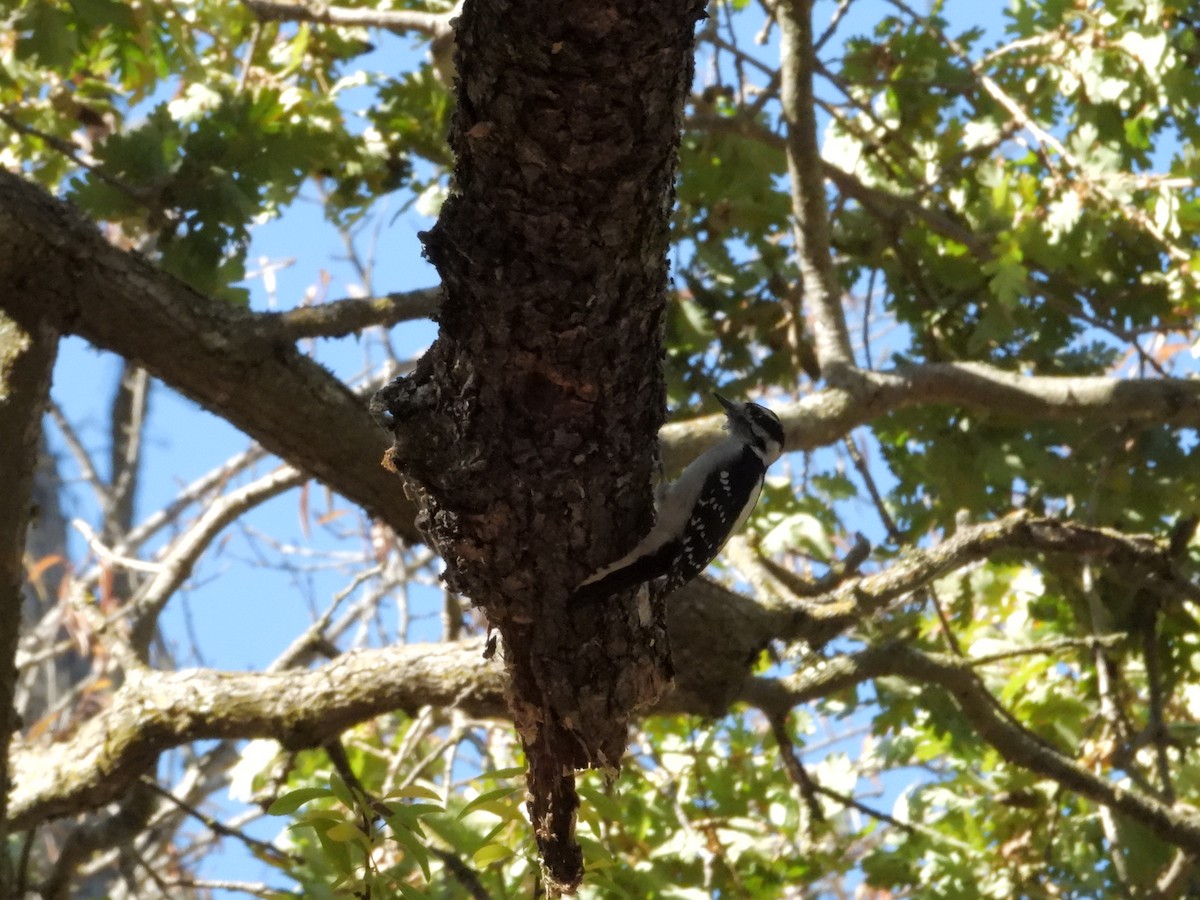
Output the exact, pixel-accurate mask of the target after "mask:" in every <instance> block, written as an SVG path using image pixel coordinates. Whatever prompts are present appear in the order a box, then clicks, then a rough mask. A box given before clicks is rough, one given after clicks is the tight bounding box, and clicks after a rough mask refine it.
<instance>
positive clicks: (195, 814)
mask: <svg viewBox="0 0 1200 900" xmlns="http://www.w3.org/2000/svg"><path fill="white" fill-rule="evenodd" d="M140 781H141V783H142V784H144V785H145V786H146V787H148V788H150V790H152V791H154V792H155V793H156V794H158V795H159V796H160V797H162V798H163V799H164V800H166V801H167V802H168V803H171V804H172V805H174V806H176V807H177V808H179V809H180V810H182V811H183V812H185V813H186V814H187V815H189V816H191V817H192V818H193V819H196V820H197V821H198V822H200V823H202V824H203V825H204V827H205V828H207V829H208V830H209V831H211V832H213V834H216V835H219V836H221V837H227V838H233V839H234V840H238V841H241V842H242V843H243V844H245V845H246V846H247V847H249V848H250V849H251V850H252V851H255V852H257V853H258V854H261V855H263V856H269V857H272V858H273V859H275V860H277V861H279V862H281V863H292V864H296V863H299V862H301V861H302V858H301V857H300V856H298V855H296V854H293V853H285V852H284V851H283V850H280V849H279V848H278V847H276V846H275V845H274V844H272V843H270V842H268V841H260V840H259V839H258V838H256V837H253V836H251V835H249V834H246V832H244V831H240V830H238V829H236V828H230V827H229V826H228V825H226V824H224V823H223V822H218V821H217V820H216V819H214V818H213V817H212V816H210V815H208V813H206V812H204V811H203V810H199V809H197V808H196V807H194V806H192V805H191V804H190V803H188V802H187V801H186V800H182V799H180V798H179V797H176V796H175V795H174V794H173V793H171V792H170V791H168V790H167V789H166V788H165V787H163V786H162V785H161V784H159V783H158V782H157V781H155V780H154V779H153V778H151V777H150V776H149V775H143V776H142V777H141V779H140Z"/></svg>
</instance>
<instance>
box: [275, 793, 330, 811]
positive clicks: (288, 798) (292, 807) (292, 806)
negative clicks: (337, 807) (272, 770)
mask: <svg viewBox="0 0 1200 900" xmlns="http://www.w3.org/2000/svg"><path fill="white" fill-rule="evenodd" d="M330 796H332V793H331V792H330V791H329V790H328V789H327V788H321V787H307V788H297V789H296V790H294V791H288V792H287V793H286V794H283V795H281V796H280V797H278V798H276V800H275V802H274V803H272V804H271V805H270V806H269V807H267V815H269V816H288V815H291V814H292V813H294V812H295V811H296V810H297V809H299V808H300V807H301V806H303V805H304V804H305V803H307V802H308V801H309V800H316V799H317V798H319V797H330Z"/></svg>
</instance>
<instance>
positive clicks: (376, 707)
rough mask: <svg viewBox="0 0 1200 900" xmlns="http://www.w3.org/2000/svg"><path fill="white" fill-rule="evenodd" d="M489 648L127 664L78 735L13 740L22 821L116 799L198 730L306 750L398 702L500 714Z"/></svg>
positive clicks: (18, 820)
mask: <svg viewBox="0 0 1200 900" xmlns="http://www.w3.org/2000/svg"><path fill="white" fill-rule="evenodd" d="M482 651H483V644H482V642H481V641H478V640H476V641H471V642H461V643H458V644H436V645H411V646H406V647H391V648H388V649H386V650H367V651H360V652H355V653H347V654H345V655H344V656H341V657H338V658H337V659H335V660H334V661H333V662H331V663H329V664H327V665H325V666H322V667H321V668H319V669H313V670H307V671H302V672H297V671H291V672H278V673H274V672H272V673H241V672H216V671H212V670H200V669H185V670H181V671H177V672H158V671H151V670H138V671H134V672H130V673H128V677H127V680H126V681H125V683H124V684H123V685H122V687H121V688H120V690H118V691H117V693H116V694H115V695H114V696H113V700H112V704H111V705H110V706H109V708H108V709H107V710H105V711H104V712H103V713H101V714H100V715H98V716H96V717H95V718H93V719H90V720H89V721H88V722H86V723H85V724H84V725H83V726H82V727H80V728H79V730H78V731H76V732H75V733H74V734H73V735H72V736H71V737H70V738H69V739H67V740H63V741H60V742H57V743H51V744H47V745H41V744H38V745H30V746H26V747H19V746H18V747H15V748H14V751H13V755H12V766H13V782H14V785H13V793H12V798H11V809H10V814H11V817H12V820H13V826H14V827H15V828H18V829H21V828H27V827H29V826H30V825H33V824H35V823H37V822H39V821H43V820H45V819H47V818H51V817H54V816H59V815H66V814H69V813H74V812H78V811H79V810H81V809H85V808H90V807H96V806H99V805H101V804H103V803H107V802H109V801H110V800H112V799H114V798H115V797H117V796H119V795H120V793H121V792H122V790H123V789H124V788H125V787H126V786H127V785H128V784H129V782H130V781H131V780H132V779H134V778H136V777H137V776H138V775H140V774H142V773H143V772H145V771H147V770H148V769H150V768H151V767H152V766H153V764H154V760H155V759H156V758H157V757H158V755H159V754H160V753H162V752H163V751H164V750H167V749H169V748H171V747H176V746H179V745H180V744H185V743H189V742H191V741H195V740H201V739H210V738H253V737H271V738H275V739H277V740H278V741H280V742H281V743H282V744H284V746H287V747H291V748H301V747H313V746H316V745H318V744H320V743H321V742H322V741H323V740H325V739H326V738H328V737H330V736H332V735H335V734H338V733H340V732H341V731H343V730H345V729H346V728H348V727H349V726H350V725H352V724H354V723H356V722H361V721H363V720H365V719H368V718H371V717H372V716H376V715H381V714H383V713H386V712H389V711H392V710H396V709H406V710H415V709H416V708H418V707H420V706H424V705H434V706H439V707H452V706H458V707H460V708H462V709H465V710H467V711H468V712H470V713H471V714H474V715H502V714H503V713H504V710H505V706H504V699H503V692H504V685H505V680H506V679H505V677H504V669H503V666H502V665H501V664H500V663H499V662H498V661H497V662H492V663H486V662H484V660H483V659H482Z"/></svg>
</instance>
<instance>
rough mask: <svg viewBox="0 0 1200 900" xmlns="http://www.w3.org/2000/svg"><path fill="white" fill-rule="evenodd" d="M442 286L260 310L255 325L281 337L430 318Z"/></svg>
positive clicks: (336, 334)
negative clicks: (311, 304)
mask: <svg viewBox="0 0 1200 900" xmlns="http://www.w3.org/2000/svg"><path fill="white" fill-rule="evenodd" d="M440 295H441V290H440V288H422V289H421V290H416V291H402V292H398V293H393V294H385V295H384V296H382V297H349V298H346V299H344V300H334V301H332V302H330V303H322V304H319V305H316V306H301V307H297V308H296V309H291V310H288V311H286V312H279V313H260V314H259V315H258V316H257V317H256V320H255V327H257V328H259V329H261V331H262V333H263V334H265V335H268V336H270V337H273V338H275V339H277V340H285V341H298V340H300V339H301V338H313V337H327V338H333V337H343V336H344V335H347V334H353V333H354V332H357V331H362V330H363V329H364V328H366V327H368V326H370V325H379V326H382V327H384V328H388V327H390V326H392V325H395V324H396V323H398V322H408V321H412V320H414V319H428V318H429V317H430V316H432V315H433V314H434V312H436V310H437V304H438V300H439V297H440Z"/></svg>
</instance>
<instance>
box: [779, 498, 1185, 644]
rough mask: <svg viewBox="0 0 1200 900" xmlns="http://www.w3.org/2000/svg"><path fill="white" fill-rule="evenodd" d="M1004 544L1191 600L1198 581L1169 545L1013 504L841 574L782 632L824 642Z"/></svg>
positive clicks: (1005, 547)
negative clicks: (872, 567) (1125, 569)
mask: <svg viewBox="0 0 1200 900" xmlns="http://www.w3.org/2000/svg"><path fill="white" fill-rule="evenodd" d="M1005 550H1022V551H1031V550H1032V551H1035V552H1046V553H1070V554H1072V555H1074V556H1078V557H1086V558H1089V559H1102V560H1104V561H1105V562H1107V563H1108V564H1109V565H1116V566H1121V565H1128V566H1133V567H1136V568H1137V569H1139V570H1140V571H1141V572H1142V573H1143V574H1144V575H1145V577H1146V578H1147V580H1148V581H1149V582H1151V583H1152V584H1153V585H1157V586H1158V588H1159V589H1160V590H1166V591H1170V592H1172V593H1175V594H1177V595H1181V596H1184V597H1188V598H1189V599H1192V600H1197V599H1200V587H1197V586H1196V585H1194V584H1193V583H1192V582H1191V581H1190V580H1189V579H1187V578H1186V577H1184V576H1183V575H1182V574H1181V573H1180V572H1179V571H1178V570H1177V569H1176V566H1175V563H1174V560H1173V559H1172V558H1171V554H1170V551H1169V549H1168V548H1167V547H1166V546H1165V545H1160V544H1159V543H1158V542H1157V541H1156V540H1155V539H1154V538H1152V537H1149V536H1146V535H1127V534H1123V533H1121V532H1119V531H1114V530H1112V529H1108V528H1097V527H1093V526H1089V525H1081V524H1078V523H1075V522H1063V521H1059V520H1057V519H1047V518H1039V517H1036V516H1034V515H1033V514H1032V513H1030V512H1028V511H1024V510H1021V511H1018V512H1015V513H1012V514H1011V515H1008V516H1005V517H1004V518H1003V519H1000V520H999V521H996V522H988V523H985V524H983V525H976V526H973V527H970V528H964V529H962V530H960V531H959V532H957V533H956V534H954V535H953V536H951V537H949V538H947V539H946V540H945V541H943V542H942V543H941V544H939V545H937V546H936V547H934V548H932V549H931V550H916V551H914V552H912V553H911V554H909V555H908V556H907V557H905V558H904V559H903V560H901V561H900V562H898V563H896V564H895V565H893V566H891V567H889V568H888V569H886V570H884V571H883V572H879V573H877V574H874V575H866V576H863V577H860V578H855V579H853V580H850V581H847V582H845V583H843V584H842V585H840V586H839V587H838V588H837V589H836V590H834V591H832V592H830V593H828V594H826V595H824V596H822V597H817V598H814V599H813V600H806V601H804V602H803V603H802V604H800V605H799V608H798V610H797V611H796V612H795V613H794V614H793V616H794V617H793V620H792V622H790V623H787V624H784V623H781V626H780V629H779V631H778V633H777V634H778V636H779V637H780V638H784V639H786V638H788V637H793V638H795V637H800V636H803V639H804V640H806V641H809V642H811V643H815V644H817V645H820V644H823V643H825V642H826V641H828V640H830V639H831V638H833V637H835V636H836V635H838V634H840V633H842V632H843V631H845V630H846V629H848V628H850V627H852V626H853V625H854V624H855V623H857V622H859V621H861V620H862V619H864V618H865V617H868V616H870V615H872V614H874V613H876V612H878V611H880V610H882V609H885V608H887V607H888V606H890V605H892V604H893V603H895V602H896V601H898V600H900V599H902V598H904V597H907V596H909V595H911V594H912V593H913V592H914V591H916V590H919V589H920V588H923V587H925V586H926V585H928V584H929V583H930V582H932V581H934V580H935V579H937V578H940V577H941V576H942V575H945V574H946V573H948V572H952V571H954V570H955V569H960V568H962V567H963V566H964V565H967V564H968V563H970V562H974V561H976V560H980V559H987V558H990V557H991V556H993V555H994V554H996V553H999V552H1002V551H1005Z"/></svg>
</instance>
